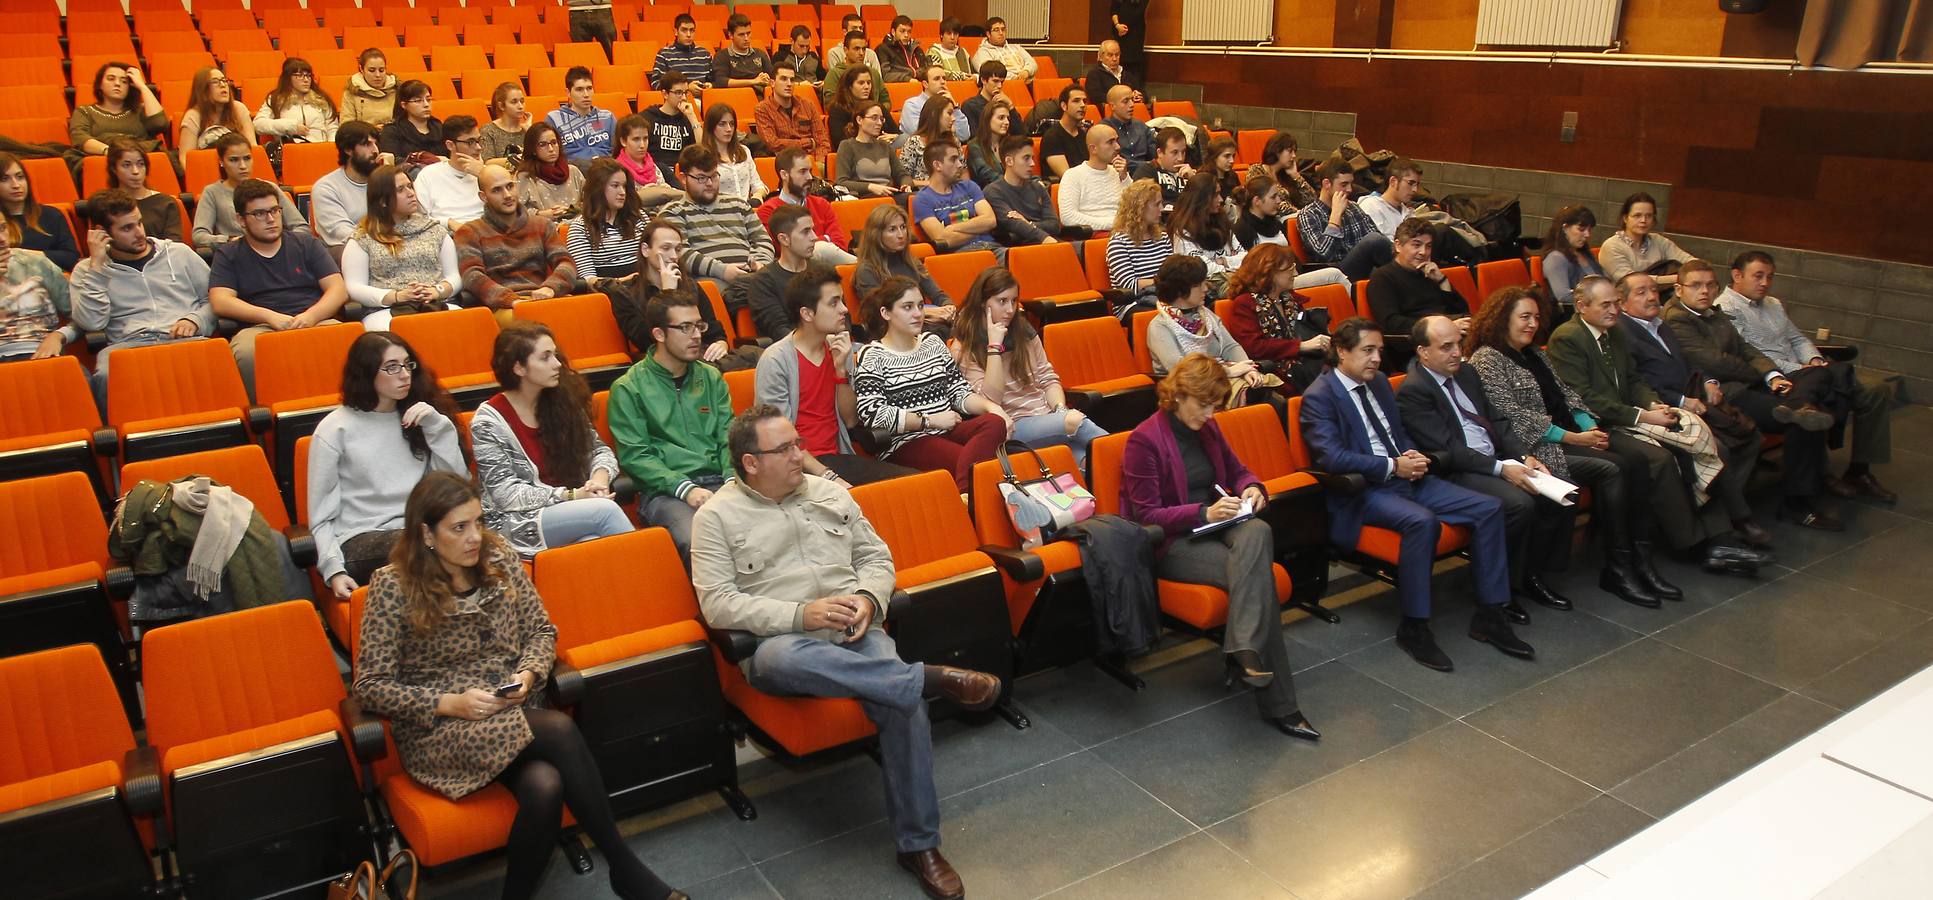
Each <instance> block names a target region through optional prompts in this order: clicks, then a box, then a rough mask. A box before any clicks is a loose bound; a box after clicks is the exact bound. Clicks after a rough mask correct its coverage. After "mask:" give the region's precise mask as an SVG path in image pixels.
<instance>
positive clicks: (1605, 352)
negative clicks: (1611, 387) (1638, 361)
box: [1597, 331, 1618, 384]
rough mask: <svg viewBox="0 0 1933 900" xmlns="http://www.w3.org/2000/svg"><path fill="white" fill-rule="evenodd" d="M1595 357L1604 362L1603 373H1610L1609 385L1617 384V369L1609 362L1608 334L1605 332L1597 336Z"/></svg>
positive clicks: (1609, 336) (1609, 337)
mask: <svg viewBox="0 0 1933 900" xmlns="http://www.w3.org/2000/svg"><path fill="white" fill-rule="evenodd" d="M1597 355H1598V356H1599V357H1600V358H1601V359H1603V360H1604V371H1606V372H1609V373H1611V383H1612V384H1617V382H1618V367H1617V364H1616V363H1613V362H1612V361H1611V333H1610V332H1608V331H1607V332H1604V333H1603V334H1600V335H1598V336H1597Z"/></svg>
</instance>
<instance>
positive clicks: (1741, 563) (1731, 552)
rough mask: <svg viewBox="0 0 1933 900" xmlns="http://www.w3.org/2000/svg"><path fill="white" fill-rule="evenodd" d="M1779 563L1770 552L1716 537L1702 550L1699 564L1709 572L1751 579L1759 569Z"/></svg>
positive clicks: (1734, 540)
mask: <svg viewBox="0 0 1933 900" xmlns="http://www.w3.org/2000/svg"><path fill="white" fill-rule="evenodd" d="M1775 562H1778V557H1776V556H1773V555H1772V551H1770V550H1754V549H1752V548H1751V547H1747V546H1745V545H1744V543H1742V542H1740V541H1738V540H1737V539H1735V538H1729V537H1716V538H1712V539H1711V540H1709V541H1706V542H1705V546H1704V547H1703V548H1701V551H1700V559H1699V563H1700V564H1701V565H1703V566H1704V567H1705V571H1707V572H1721V573H1726V574H1730V575H1744V576H1747V577H1751V576H1754V575H1757V574H1758V571H1759V569H1761V568H1763V567H1765V566H1769V565H1771V564H1773V563H1775Z"/></svg>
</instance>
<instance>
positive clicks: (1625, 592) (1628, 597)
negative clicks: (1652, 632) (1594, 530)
mask: <svg viewBox="0 0 1933 900" xmlns="http://www.w3.org/2000/svg"><path fill="white" fill-rule="evenodd" d="M1605 555H1606V557H1607V558H1606V560H1605V562H1604V568H1603V569H1601V570H1599V571H1598V573H1597V586H1598V588H1599V589H1600V590H1602V591H1604V592H1605V593H1607V594H1610V595H1611V596H1614V597H1616V598H1618V599H1619V600H1623V601H1624V602H1626V603H1631V604H1635V605H1637V606H1642V607H1644V608H1645V609H1657V608H1658V607H1660V606H1663V605H1664V601H1663V600H1661V599H1659V597H1658V595H1656V594H1653V593H1651V591H1649V590H1647V589H1646V588H1645V586H1644V579H1642V578H1641V577H1639V575H1638V567H1637V563H1636V561H1635V557H1636V555H1637V554H1636V553H1635V552H1633V551H1632V550H1631V549H1630V548H1628V547H1627V548H1625V549H1622V550H1610V551H1607V552H1606V554H1605Z"/></svg>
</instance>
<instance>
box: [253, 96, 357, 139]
mask: <svg viewBox="0 0 1933 900" xmlns="http://www.w3.org/2000/svg"><path fill="white" fill-rule="evenodd" d="M316 97H317V98H318V99H320V97H321V95H320V94H317V95H316ZM339 124H341V121H340V120H339V119H337V118H336V115H335V114H334V113H332V112H330V111H329V107H326V106H323V105H321V104H319V103H317V104H310V103H291V104H289V105H288V106H285V107H283V108H282V114H281V115H279V116H278V115H275V114H274V113H273V112H271V111H270V110H269V106H268V101H267V100H263V101H262V108H261V109H258V110H256V111H255V133H256V134H257V135H264V136H273V137H284V138H299V139H301V140H304V141H308V142H309V143H311V144H320V143H324V142H327V141H333V140H335V139H336V126H337V125H339Z"/></svg>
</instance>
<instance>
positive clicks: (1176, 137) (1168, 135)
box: [1154, 125, 1188, 150]
mask: <svg viewBox="0 0 1933 900" xmlns="http://www.w3.org/2000/svg"><path fill="white" fill-rule="evenodd" d="M1169 144H1180V145H1182V146H1183V147H1186V146H1188V134H1187V132H1184V131H1182V130H1181V129H1179V128H1176V127H1174V126H1173V125H1168V126H1165V127H1163V128H1162V129H1161V130H1160V131H1157V132H1155V133H1154V146H1155V149H1157V150H1165V149H1167V148H1168V145H1169Z"/></svg>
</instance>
